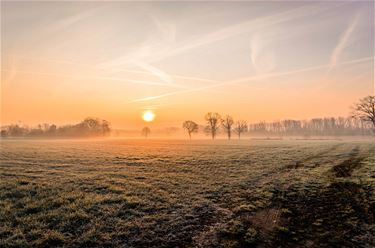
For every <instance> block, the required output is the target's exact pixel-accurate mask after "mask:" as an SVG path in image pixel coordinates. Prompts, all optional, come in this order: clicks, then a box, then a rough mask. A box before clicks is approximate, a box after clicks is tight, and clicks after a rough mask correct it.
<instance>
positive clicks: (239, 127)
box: [234, 121, 247, 139]
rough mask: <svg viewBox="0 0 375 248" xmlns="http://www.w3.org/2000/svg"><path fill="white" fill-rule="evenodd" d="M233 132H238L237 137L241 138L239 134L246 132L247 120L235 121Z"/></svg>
mask: <svg viewBox="0 0 375 248" xmlns="http://www.w3.org/2000/svg"><path fill="white" fill-rule="evenodd" d="M234 132H235V133H237V134H238V139H241V134H242V133H244V132H247V122H246V121H237V122H236V124H235V126H234Z"/></svg>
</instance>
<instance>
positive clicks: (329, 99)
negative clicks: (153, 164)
mask: <svg viewBox="0 0 375 248" xmlns="http://www.w3.org/2000/svg"><path fill="white" fill-rule="evenodd" d="M373 5H374V3H372V2H320V3H312V2H305V3H287V4H285V3H283V4H281V3H277V2H272V3H267V4H266V3H263V4H262V3H254V2H253V3H251V2H247V3H245V2H237V3H229V2H227V3H220V4H215V3H197V2H196V3H177V2H164V3H135V2H115V3H104V2H103V3H89V2H80V3H73V2H55V3H53V2H43V3H42V2H40V3H37V2H34V3H33V2H29V3H22V4H21V3H19V2H18V3H17V2H13V3H12V2H2V3H1V7H2V8H1V14H2V16H1V21H2V28H1V34H2V39H1V42H2V61H1V62H2V66H1V68H2V77H1V121H2V124H3V125H4V124H9V123H18V122H21V123H27V124H31V125H35V124H37V123H45V122H48V123H51V122H53V123H57V124H65V123H72V122H77V121H80V120H81V119H83V118H85V117H86V116H95V117H100V118H103V119H107V120H109V121H110V122H111V123H112V125H113V126H114V127H115V128H127V127H137V126H139V125H144V122H143V120H142V118H141V116H142V113H143V111H145V110H153V111H154V112H155V114H156V119H155V121H154V123H153V124H152V125H155V126H156V125H157V126H180V125H181V123H182V121H184V120H186V119H191V120H194V121H196V122H198V123H203V117H204V115H205V113H206V112H219V113H221V114H223V115H225V114H230V115H232V116H233V117H234V118H235V119H245V120H248V121H250V122H255V121H259V120H266V121H272V120H279V119H284V118H295V119H306V118H311V117H319V116H338V115H342V116H347V115H348V113H349V111H350V108H349V107H350V105H351V104H352V103H353V102H355V101H356V100H357V99H358V98H360V97H363V96H365V95H369V94H374V46H373V43H374V12H373V9H374V8H373V7H374V6H373Z"/></svg>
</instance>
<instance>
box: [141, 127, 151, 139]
mask: <svg viewBox="0 0 375 248" xmlns="http://www.w3.org/2000/svg"><path fill="white" fill-rule="evenodd" d="M150 133H151V130H150V128H149V127H144V128H143V129H142V136H145V138H147V137H148V135H149V134H150Z"/></svg>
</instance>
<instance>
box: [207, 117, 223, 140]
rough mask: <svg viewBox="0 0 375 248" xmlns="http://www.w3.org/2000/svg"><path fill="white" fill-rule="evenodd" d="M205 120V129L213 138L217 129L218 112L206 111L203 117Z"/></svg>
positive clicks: (218, 122)
mask: <svg viewBox="0 0 375 248" xmlns="http://www.w3.org/2000/svg"><path fill="white" fill-rule="evenodd" d="M204 118H205V119H206V121H207V126H206V128H205V131H206V132H208V133H210V134H211V137H212V139H215V137H216V134H217V132H218V130H219V125H220V120H221V116H220V115H219V114H218V113H211V112H210V113H207V114H206V116H205V117H204Z"/></svg>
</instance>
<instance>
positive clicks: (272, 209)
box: [0, 140, 375, 247]
mask: <svg viewBox="0 0 375 248" xmlns="http://www.w3.org/2000/svg"><path fill="white" fill-rule="evenodd" d="M0 161H1V164H0V247H30V246H32V247H59V246H65V247H333V246H336V247H340V246H341V247H374V246H375V238H374V236H375V216H374V215H375V193H374V192H375V143H374V142H370V141H367V142H365V141H362V142H354V141H353V142H348V141H259V140H257V141H254V140H253V141H250V140H247V141H241V142H235V141H232V142H227V141H220V140H218V141H215V142H211V141H192V142H188V141H170V140H169V141H166V140H165V141H162V140H138V141H137V140H130V141H129V140H86V141H66V140H57V141H56V140H47V141H42V140H39V141H35V140H34V141H33V140H3V141H2V143H1V160H0Z"/></svg>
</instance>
